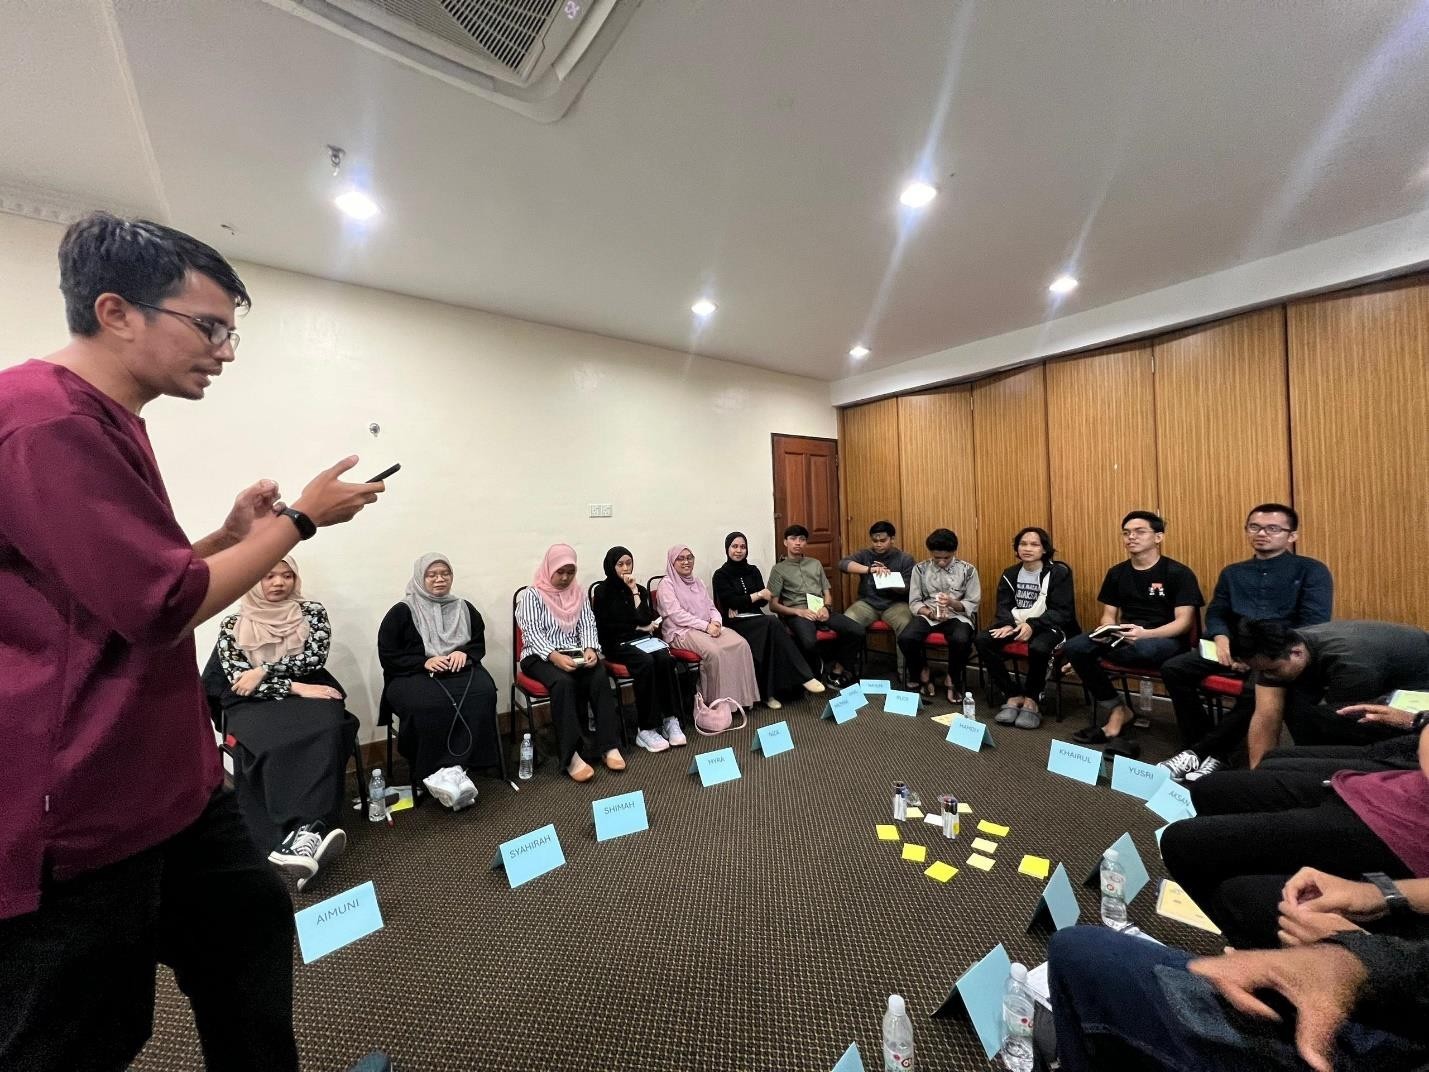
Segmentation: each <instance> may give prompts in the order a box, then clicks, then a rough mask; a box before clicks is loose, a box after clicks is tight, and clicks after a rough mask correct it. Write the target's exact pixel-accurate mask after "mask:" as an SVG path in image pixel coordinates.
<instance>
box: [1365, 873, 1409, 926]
mask: <svg viewBox="0 0 1429 1072" xmlns="http://www.w3.org/2000/svg"><path fill="white" fill-rule="evenodd" d="M1364 880H1365V881H1366V882H1373V883H1374V885H1375V887H1376V888H1377V889H1378V890H1379V892H1380V893H1382V894H1384V903H1385V904H1386V905H1387V906H1388V907H1389V911H1390V912H1391V913H1392V914H1394V915H1399V914H1401V913H1404V912H1408V911H1410V908H1409V898H1408V897H1405V896H1404V894H1403V893H1402V892H1401V891H1400V889H1399V887H1398V886H1396V885H1395V884H1394V880H1393V879H1392V878H1390V877H1389V876H1388V875H1386V874H1385V873H1384V872H1383V871H1368V872H1366V873H1365V876H1364Z"/></svg>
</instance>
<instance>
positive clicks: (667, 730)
mask: <svg viewBox="0 0 1429 1072" xmlns="http://www.w3.org/2000/svg"><path fill="white" fill-rule="evenodd" d="M660 732H661V733H663V734H664V735H665V740H667V741H669V742H670V743H671V744H672V745H674V746H675V747H676V748H679V747H680V746H681V745H684V744H688V743H689V742H688V741H686V740H685V731H684V730H682V729H680V720H679V719H678V718H667V719H666V720H665V724H664V725H663V726H661V727H660Z"/></svg>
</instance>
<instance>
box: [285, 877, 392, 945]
mask: <svg viewBox="0 0 1429 1072" xmlns="http://www.w3.org/2000/svg"><path fill="white" fill-rule="evenodd" d="M294 920H295V922H296V923H297V926H298V948H299V949H300V950H301V951H302V954H303V963H304V964H311V963H312V962H313V961H315V960H317V959H318V957H325V956H327V955H328V954H329V953H331V952H332V951H333V950H334V949H341V948H342V947H343V946H345V945H348V944H350V943H352V942H355V941H357V939H359V938H361V937H363V936H364V935H368V934H371V933H372V932H373V931H376V930H381V929H382V911H381V909H379V908H378V907H377V890H376V888H375V887H374V886H373V885H372V883H370V882H364V883H363V884H362V885H361V886H355V887H354V888H352V889H350V890H348V891H347V892H346V893H339V894H338V895H337V896H336V897H329V898H328V899H327V900H326V901H319V902H318V903H317V904H315V905H312V906H311V907H309V908H304V909H303V910H302V911H301V912H299V913H297V915H296V916H294Z"/></svg>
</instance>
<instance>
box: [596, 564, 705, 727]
mask: <svg viewBox="0 0 1429 1072" xmlns="http://www.w3.org/2000/svg"><path fill="white" fill-rule="evenodd" d="M590 606H591V610H592V611H593V612H594V614H595V627H596V630H597V632H598V633H599V635H600V650H601V654H602V655H604V657H605V659H606V661H607V662H610V663H615V664H617V665H620V666H623V667H624V668H625V669H626V670H627V671H628V672H629V674H630V677H631V679H632V680H633V681H634V682H635V716H636V723H637V726H638V728H639V732H638V733H636V735H635V743H636V744H638V745H639V746H640V747H641V748H643V749H645V750H646V751H647V752H663V751H665V749H667V748H669V747H670V746H671V745H675V746H677V747H678V746H679V745H682V744H684V743H685V734H684V732H683V731H682V730H681V729H680V686H679V683H678V682H677V681H676V679H675V660H674V658H673V657H672V656H671V655H670V649H669V648H668V647H666V646H665V644H664V642H663V641H661V640H660V637H659V633H660V617H659V615H658V614H656V613H655V606H654V604H653V603H652V602H651V601H650V590H649V589H648V588H646V587H645V586H644V585H643V584H640V583H638V582H637V581H636V580H635V556H634V555H632V554H631V553H630V551H629V550H628V549H627V548H624V547H612V548H611V549H610V550H609V551H607V552H606V553H605V580H603V581H597V582H596V583H595V584H594V585H592V586H591V591H590ZM644 649H650V650H644Z"/></svg>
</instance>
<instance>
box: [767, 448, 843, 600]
mask: <svg viewBox="0 0 1429 1072" xmlns="http://www.w3.org/2000/svg"><path fill="white" fill-rule="evenodd" d="M770 439H771V441H772V444H773V454H774V556H775V558H776V560H777V559H778V558H780V557H782V556H783V554H784V528H785V526H788V525H803V526H804V527H805V528H806V529H808V530H809V544H808V547H807V548H806V550H805V554H808V555H810V556H812V557H814V558H817V559H818V560H819V561H820V562H822V563H823V565H824V573H825V574H826V575H827V576H829V577H832V576H833V568H834V566H836V565H838V561H839V558H840V557H841V556H842V555H843V543H842V541H841V540H840V537H839V531H840V526H839V517H840V511H839V444H838V440H836V439H816V438H814V437H813V436H792V435H780V434H779V433H777V432H776V433H774V434H773V435H772V436H771V437H770ZM773 565H774V563H773V562H770V563H768V564H766V565H764V572H765V576H766V577H767V576H768V574H769V568H770V567H772V566H773Z"/></svg>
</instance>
